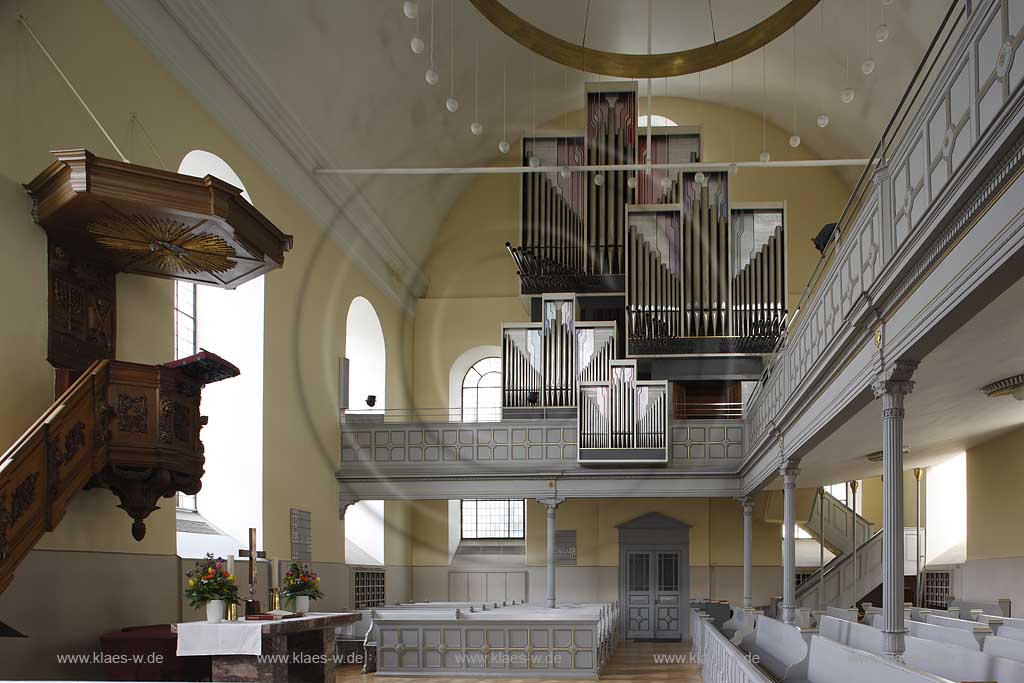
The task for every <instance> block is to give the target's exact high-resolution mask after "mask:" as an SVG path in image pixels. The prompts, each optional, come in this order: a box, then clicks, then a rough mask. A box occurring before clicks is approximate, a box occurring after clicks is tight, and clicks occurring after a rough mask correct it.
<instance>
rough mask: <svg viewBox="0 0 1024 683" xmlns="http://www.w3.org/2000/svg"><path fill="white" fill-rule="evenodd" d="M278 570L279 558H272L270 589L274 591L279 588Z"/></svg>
mask: <svg viewBox="0 0 1024 683" xmlns="http://www.w3.org/2000/svg"><path fill="white" fill-rule="evenodd" d="M277 569H278V565H277V558H276V557H272V558H270V588H271V589H272V590H273V589H276V588H277V587H278V585H277Z"/></svg>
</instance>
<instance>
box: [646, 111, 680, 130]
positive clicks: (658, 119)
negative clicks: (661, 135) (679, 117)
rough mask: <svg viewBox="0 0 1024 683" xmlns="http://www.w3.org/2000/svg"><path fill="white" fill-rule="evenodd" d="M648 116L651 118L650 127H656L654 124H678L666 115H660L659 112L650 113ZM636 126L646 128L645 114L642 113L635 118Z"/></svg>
mask: <svg viewBox="0 0 1024 683" xmlns="http://www.w3.org/2000/svg"><path fill="white" fill-rule="evenodd" d="M650 118H651V126H652V127H656V126H678V125H679V124H678V123H676V122H675V121H673V120H672V119H670V118H668V117H667V116H662V115H661V114H651V117H650ZM636 127H637V128H646V127H647V114H643V115H641V116H638V117H637V118H636Z"/></svg>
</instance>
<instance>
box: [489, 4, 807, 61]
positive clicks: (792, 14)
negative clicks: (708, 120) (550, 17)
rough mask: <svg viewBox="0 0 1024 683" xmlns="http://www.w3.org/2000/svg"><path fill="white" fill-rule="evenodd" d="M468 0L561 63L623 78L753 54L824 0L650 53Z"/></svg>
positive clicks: (525, 44)
mask: <svg viewBox="0 0 1024 683" xmlns="http://www.w3.org/2000/svg"><path fill="white" fill-rule="evenodd" d="M469 1H470V2H471V3H472V4H473V6H474V7H476V9H477V11H478V12H480V14H481V15H483V17H484V18H485V19H487V21H489V22H491V23H492V24H493V25H494V26H495V27H497V28H498V29H499V30H500V31H502V32H503V33H504V34H505V35H507V36H508V37H509V38H511V39H512V40H514V41H516V42H517V43H519V44H520V45H522V46H523V47H525V48H526V49H527V50H530V51H531V52H535V53H536V54H538V55H540V56H542V57H546V58H547V59H550V60H551V61H553V62H557V63H559V64H562V65H563V66H567V67H569V68H571V69H576V70H578V71H583V72H589V73H596V74H604V75H605V76H617V77H619V78H667V77H670V76H685V75H686V74H692V73H697V72H700V71H706V70H708V69H714V68H715V67H717V66H722V65H723V64H728V63H729V62H732V61H735V60H737V59H740V58H741V57H744V56H746V55H749V54H750V53H751V52H754V51H755V50H758V49H760V48H761V47H763V46H765V45H767V44H768V43H770V42H771V41H773V40H775V39H776V38H778V37H779V36H781V35H782V34H783V33H785V32H786V31H788V30H789V29H790V28H792V27H793V26H795V25H796V24H797V22H799V21H800V20H801V19H803V18H804V17H805V16H806V15H807V13H808V12H810V11H811V10H812V9H814V8H815V6H817V4H818V3H819V2H820V1H821V0H790V2H789V3H787V4H786V5H784V6H783V7H782V9H780V10H779V11H777V12H775V13H774V14H772V15H771V16H770V17H768V18H767V19H764V20H763V21H761V22H759V23H757V24H755V25H753V26H751V27H750V28H748V29H746V30H745V31H741V32H739V33H737V34H736V35H734V36H730V37H729V38H725V39H723V40H720V41H718V42H714V43H708V44H707V45H702V46H701V47H695V48H692V49H690V50H682V51H680V52H664V53H661V54H652V55H644V54H635V53H632V54H631V53H624V52H605V51H603V50H594V49H593V48H589V47H584V46H583V45H577V44H576V43H570V42H569V41H567V40H562V39H561V38H559V37H558V36H554V35H552V34H550V33H548V32H547V31H544V30H543V29H540V28H538V27H536V26H534V25H533V24H531V23H530V22H528V21H526V20H525V19H523V18H522V17H520V16H518V15H517V14H515V13H514V12H512V11H510V10H509V9H508V8H507V7H505V6H504V5H503V4H502V3H501V0H469Z"/></svg>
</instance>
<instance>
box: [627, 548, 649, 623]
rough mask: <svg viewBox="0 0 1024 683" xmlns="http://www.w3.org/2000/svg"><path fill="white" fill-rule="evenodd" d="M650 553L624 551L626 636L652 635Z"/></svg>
mask: <svg viewBox="0 0 1024 683" xmlns="http://www.w3.org/2000/svg"><path fill="white" fill-rule="evenodd" d="M651 555H652V553H651V552H649V551H646V550H643V551H640V550H637V551H632V550H631V551H629V552H627V553H626V558H625V559H626V637H627V638H653V637H654V591H653V590H652V586H651V579H652V578H653V577H652V574H653V571H654V568H653V566H652V562H651V561H652V559H653V558H652V557H651Z"/></svg>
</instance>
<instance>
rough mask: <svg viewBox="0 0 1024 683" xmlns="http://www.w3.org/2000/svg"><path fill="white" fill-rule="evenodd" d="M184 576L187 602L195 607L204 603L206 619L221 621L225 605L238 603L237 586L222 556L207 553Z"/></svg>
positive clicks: (213, 621) (212, 621)
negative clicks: (186, 578)
mask: <svg viewBox="0 0 1024 683" xmlns="http://www.w3.org/2000/svg"><path fill="white" fill-rule="evenodd" d="M185 576H187V577H188V587H187V588H186V589H185V597H186V598H188V604H189V605H191V606H192V607H194V608H195V609H199V608H200V607H202V606H204V605H205V606H206V620H207V621H209V622H211V623H214V624H216V623H219V622H221V621H223V620H224V614H225V612H226V611H227V606H228V605H234V604H237V603H238V586H237V585H236V584H235V577H234V575H233V574H229V573H228V570H227V569H226V568H225V567H224V558H222V557H217V558H215V557H214V556H213V553H207V554H206V557H205V558H204V559H202V560H199V561H198V562H196V568H195V569H193V570H192V571H189V572H186V574H185Z"/></svg>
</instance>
